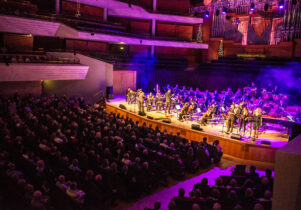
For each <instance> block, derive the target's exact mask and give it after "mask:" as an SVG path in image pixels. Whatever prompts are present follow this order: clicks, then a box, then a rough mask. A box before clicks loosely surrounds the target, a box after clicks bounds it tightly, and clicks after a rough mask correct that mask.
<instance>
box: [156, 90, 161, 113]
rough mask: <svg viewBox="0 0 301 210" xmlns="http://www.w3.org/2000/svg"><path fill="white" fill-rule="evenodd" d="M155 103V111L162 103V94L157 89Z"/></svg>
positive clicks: (158, 109) (159, 108)
mask: <svg viewBox="0 0 301 210" xmlns="http://www.w3.org/2000/svg"><path fill="white" fill-rule="evenodd" d="M155 104H156V111H160V110H161V107H162V105H163V96H162V95H161V93H160V91H157V94H156V98H155Z"/></svg>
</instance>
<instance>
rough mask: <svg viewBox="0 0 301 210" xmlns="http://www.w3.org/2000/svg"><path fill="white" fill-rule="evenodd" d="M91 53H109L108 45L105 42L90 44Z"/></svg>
mask: <svg viewBox="0 0 301 210" xmlns="http://www.w3.org/2000/svg"><path fill="white" fill-rule="evenodd" d="M88 49H89V51H97V52H107V51H108V43H104V42H88Z"/></svg>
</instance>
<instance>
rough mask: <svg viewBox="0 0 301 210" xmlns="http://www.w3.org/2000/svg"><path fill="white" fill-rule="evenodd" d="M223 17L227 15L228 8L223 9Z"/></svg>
mask: <svg viewBox="0 0 301 210" xmlns="http://www.w3.org/2000/svg"><path fill="white" fill-rule="evenodd" d="M222 13H223V15H225V14H227V8H226V7H223V12H222Z"/></svg>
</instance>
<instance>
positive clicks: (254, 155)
mask: <svg viewBox="0 0 301 210" xmlns="http://www.w3.org/2000/svg"><path fill="white" fill-rule="evenodd" d="M106 110H107V112H108V113H110V112H113V113H115V114H118V113H119V114H120V115H121V116H124V117H125V118H126V117H129V118H131V119H132V120H133V121H134V122H136V121H138V122H139V125H142V124H143V123H146V125H147V126H149V125H150V124H152V126H153V128H156V126H158V128H159V130H160V131H163V130H164V129H166V130H167V131H168V132H170V131H173V133H174V134H176V133H177V132H180V133H181V136H182V137H184V138H186V139H188V140H189V141H190V140H192V141H202V139H203V137H207V139H208V140H207V141H208V142H209V143H211V142H213V141H215V140H219V142H220V144H221V146H222V148H223V152H224V154H227V155H230V156H232V157H234V158H240V159H245V160H252V161H260V162H268V163H274V162H275V153H276V151H277V149H278V148H274V147H271V146H266V145H256V144H249V143H245V142H241V141H239V140H234V139H230V138H223V137H221V136H216V135H211V134H208V133H205V132H201V131H196V130H192V129H187V128H180V127H178V126H174V125H173V124H167V123H163V122H161V121H155V120H150V119H147V118H146V117H141V116H138V115H136V114H134V113H131V112H129V111H126V110H123V109H120V108H118V107H115V106H113V105H110V104H107V105H106Z"/></svg>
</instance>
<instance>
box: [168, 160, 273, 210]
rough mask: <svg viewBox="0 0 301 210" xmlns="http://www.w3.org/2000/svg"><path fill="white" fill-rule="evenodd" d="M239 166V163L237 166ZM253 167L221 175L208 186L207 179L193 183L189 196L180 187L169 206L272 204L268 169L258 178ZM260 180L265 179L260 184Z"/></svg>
mask: <svg viewBox="0 0 301 210" xmlns="http://www.w3.org/2000/svg"><path fill="white" fill-rule="evenodd" d="M239 168H240V167H239ZM255 173H256V171H255V167H254V166H251V167H250V171H249V172H248V173H245V175H244V176H237V175H235V173H233V174H232V176H220V177H218V178H217V179H216V180H215V185H213V186H212V187H210V186H208V179H207V178H203V179H202V180H201V182H199V183H196V184H195V185H194V186H193V190H192V191H191V192H190V193H189V198H188V197H185V191H184V189H182V188H181V189H179V195H178V196H176V197H174V198H172V199H171V201H170V203H169V205H168V208H169V209H214V210H220V209H235V210H240V209H244V210H259V209H260V210H261V209H262V210H263V209H265V210H270V209H271V206H272V192H271V191H270V187H271V186H270V182H269V179H268V178H267V177H270V179H271V180H273V177H272V174H271V171H270V170H267V173H266V175H265V176H262V177H261V179H259V175H258V174H257V173H256V174H257V175H258V176H251V177H250V176H249V174H255ZM262 180H265V181H264V182H267V183H265V184H262Z"/></svg>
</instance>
